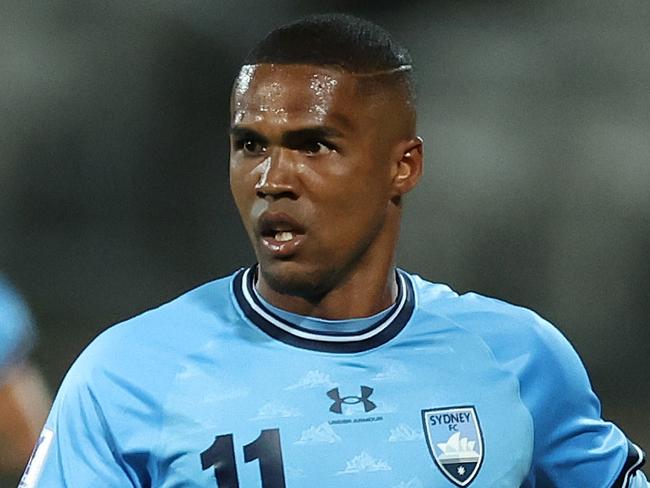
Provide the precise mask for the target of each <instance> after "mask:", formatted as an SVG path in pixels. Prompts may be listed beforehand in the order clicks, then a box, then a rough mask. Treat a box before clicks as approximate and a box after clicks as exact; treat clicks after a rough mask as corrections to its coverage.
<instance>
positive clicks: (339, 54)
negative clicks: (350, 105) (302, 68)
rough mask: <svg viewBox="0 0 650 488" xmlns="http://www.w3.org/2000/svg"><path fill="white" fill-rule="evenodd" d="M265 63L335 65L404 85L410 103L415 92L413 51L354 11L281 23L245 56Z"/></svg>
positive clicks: (251, 61)
mask: <svg viewBox="0 0 650 488" xmlns="http://www.w3.org/2000/svg"><path fill="white" fill-rule="evenodd" d="M262 63H273V64H311V65H315V66H326V67H334V68H338V69H342V70H344V71H347V72H349V73H352V74H355V75H360V76H362V77H364V78H368V81H374V82H379V83H380V84H382V85H385V84H387V83H388V84H390V85H393V86H401V87H402V88H404V89H405V90H406V93H405V95H406V98H407V100H406V101H407V102H408V103H409V104H411V103H413V102H414V98H415V90H414V83H413V77H412V60H411V55H410V54H409V52H408V51H407V50H406V49H405V48H404V47H402V46H401V45H400V44H399V43H397V41H395V39H393V37H392V36H391V35H390V33H389V32H388V31H386V30H385V29H384V28H382V27H380V26H378V25H377V24H374V23H373V22H370V21H368V20H365V19H361V18H359V17H355V16H353V15H348V14H322V15H311V16H308V17H304V18H302V19H299V20H297V21H295V22H292V23H290V24H286V25H283V26H281V27H278V28H277V29H275V30H273V31H271V32H270V33H269V34H268V35H267V36H266V37H265V38H264V39H262V40H261V41H260V42H259V43H258V44H257V45H256V46H255V47H254V48H253V49H252V50H251V51H250V53H249V54H248V56H246V58H245V60H244V65H253V64H262ZM373 84H375V85H376V83H373Z"/></svg>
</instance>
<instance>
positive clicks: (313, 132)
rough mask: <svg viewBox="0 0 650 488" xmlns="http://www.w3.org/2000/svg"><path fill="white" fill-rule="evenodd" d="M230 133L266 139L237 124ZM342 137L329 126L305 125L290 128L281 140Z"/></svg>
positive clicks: (241, 137) (237, 136)
mask: <svg viewBox="0 0 650 488" xmlns="http://www.w3.org/2000/svg"><path fill="white" fill-rule="evenodd" d="M230 135H231V136H232V137H234V138H235V139H245V138H247V137H250V138H255V139H262V140H266V137H264V136H263V135H262V134H260V133H259V132H257V131H255V130H253V129H250V128H248V127H242V126H239V125H234V126H232V127H231V128H230ZM337 137H343V133H342V132H341V131H340V130H338V129H336V128H334V127H329V126H320V125H319V126H316V127H305V128H302V129H296V130H290V131H287V132H284V133H283V134H282V141H283V142H286V141H288V140H296V139H321V138H337Z"/></svg>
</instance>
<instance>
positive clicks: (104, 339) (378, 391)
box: [21, 268, 647, 488]
mask: <svg viewBox="0 0 650 488" xmlns="http://www.w3.org/2000/svg"><path fill="white" fill-rule="evenodd" d="M254 275H255V268H252V269H247V270H241V271H239V272H237V273H236V274H234V275H232V276H230V277H227V278H224V279H220V280H217V281H214V282H212V283H208V284H206V285H204V286H202V287H200V288H197V289H195V290H193V291H191V292H189V293H187V294H185V295H183V296H181V297H180V298H178V299H176V300H174V301H172V302H170V303H169V304H166V305H163V306H161V307H159V308H157V309H155V310H152V311H149V312H147V313H144V314H142V315H140V316H138V317H135V318H133V319H131V320H129V321H127V322H125V323H122V324H120V325H117V326H114V327H112V328H110V329H109V330H107V331H106V332H104V333H103V334H101V335H100V336H99V337H98V338H97V339H96V340H95V341H94V342H93V343H92V344H91V345H90V346H89V347H88V348H87V349H86V351H84V353H83V354H82V355H81V356H80V357H79V359H78V360H77V362H76V363H75V365H74V366H73V367H72V369H71V370H70V372H69V373H68V375H67V377H66V378H65V381H64V382H63V385H62V386H61V389H60V391H59V393H58V395H57V398H56V401H55V404H54V407H53V409H52V412H51V414H50V417H49V419H48V421H47V424H46V428H45V430H44V431H43V435H42V437H41V441H39V447H38V448H37V449H36V450H35V454H34V455H33V458H32V461H31V462H30V466H29V467H28V470H27V472H26V474H25V476H24V478H23V481H22V484H21V486H22V487H24V488H28V487H32V486H41V487H48V488H49V487H59V486H74V487H76V486H102V487H125V486H136V487H150V486H151V487H180V486H182V487H202V488H208V487H219V488H239V487H241V488H255V487H260V488H285V487H287V488H303V487H315V486H317V487H319V488H340V487H342V486H349V487H358V488H366V487H373V488H375V487H376V488H384V487H385V488H438V487H440V488H443V487H453V486H474V487H490V488H494V487H504V488H505V487H508V488H511V487H515V486H523V487H528V488H533V487H537V488H540V487H551V486H552V487H567V488H569V487H570V488H575V487H576V486H589V487H591V486H594V487H595V486H603V487H609V486H612V487H624V486H625V487H635V488H637V487H644V488H645V487H646V486H647V482H646V481H645V477H644V476H643V474H642V473H640V472H639V471H638V470H637V469H638V467H639V466H640V464H641V463H642V460H643V455H642V453H641V451H640V450H639V449H638V448H637V447H636V446H634V445H633V444H631V443H629V442H628V440H627V439H626V437H625V435H624V434H623V433H622V432H621V431H620V430H619V429H618V428H617V427H616V426H615V425H613V424H611V423H608V422H606V421H604V420H602V419H601V418H600V405H599V402H598V399H597V398H596V396H595V395H594V393H593V392H592V390H591V387H590V384H589V380H588V378H587V374H586V372H585V370H584V367H583V366H582V364H581V362H580V360H579V358H578V356H577V355H576V353H575V352H574V350H573V349H572V347H571V346H570V345H569V343H568V342H567V341H566V339H565V338H564V337H563V336H562V335H561V334H560V333H559V332H558V331H557V330H556V329H555V328H554V327H553V326H551V325H550V324H549V323H547V322H545V321H544V320H542V319H541V318H539V317H538V316H537V315H535V314H534V313H532V312H530V311H529V310H526V309H524V308H520V307H515V306H512V305H509V304H506V303H504V302H501V301H498V300H494V299H490V298H485V297H482V296H479V295H476V294H467V295H462V296H459V295H458V294H456V293H454V292H453V291H451V290H450V289H449V288H448V287H446V286H442V285H436V284H432V283H429V282H426V281H424V280H422V279H421V278H419V277H417V276H414V275H409V274H407V273H405V272H403V271H399V272H397V275H396V276H397V279H398V285H399V286H398V289H399V291H398V295H397V299H396V301H395V304H394V305H393V306H392V307H391V308H390V309H389V310H388V311H387V312H386V313H383V314H380V317H379V319H378V320H377V321H376V322H374V323H372V324H369V325H367V326H364V327H362V328H361V329H359V328H352V329H350V328H349V327H344V328H342V329H337V328H336V327H332V328H327V330H317V329H314V327H304V326H301V325H297V324H295V323H293V322H291V321H289V320H287V316H284V317H283V316H281V315H283V314H278V313H275V312H274V311H273V310H272V309H271V308H269V307H268V306H266V305H265V303H264V302H263V301H262V300H261V299H260V297H259V296H257V295H256V293H255V291H254V279H255V276H254Z"/></svg>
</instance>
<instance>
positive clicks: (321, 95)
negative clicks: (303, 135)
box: [231, 64, 360, 123]
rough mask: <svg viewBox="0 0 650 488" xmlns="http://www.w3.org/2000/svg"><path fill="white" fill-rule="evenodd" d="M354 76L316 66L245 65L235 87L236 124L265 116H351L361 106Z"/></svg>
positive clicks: (287, 118)
mask: <svg viewBox="0 0 650 488" xmlns="http://www.w3.org/2000/svg"><path fill="white" fill-rule="evenodd" d="M359 103H360V97H359V95H358V90H357V80H356V79H355V77H354V75H352V74H349V73H346V72H344V71H340V70H337V69H333V68H328V67H323V66H313V65H279V64H256V65H247V66H244V67H243V68H242V69H241V71H240V73H239V76H238V77H237V79H236V81H235V85H234V87H233V93H232V100H231V111H232V122H233V123H246V122H256V121H261V120H262V119H271V120H273V119H277V121H279V122H282V121H290V120H291V119H298V118H299V119H308V121H309V122H312V123H320V122H323V121H324V120H325V119H328V118H349V117H352V116H353V114H354V113H355V111H356V110H357V109H358V108H359Z"/></svg>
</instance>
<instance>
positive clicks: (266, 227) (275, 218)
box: [256, 212, 305, 259]
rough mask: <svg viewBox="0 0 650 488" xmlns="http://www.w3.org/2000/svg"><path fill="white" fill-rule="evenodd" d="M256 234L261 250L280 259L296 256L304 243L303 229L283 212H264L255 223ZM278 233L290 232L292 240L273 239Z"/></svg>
mask: <svg viewBox="0 0 650 488" xmlns="http://www.w3.org/2000/svg"><path fill="white" fill-rule="evenodd" d="M256 232H257V235H258V236H259V239H260V242H261V244H262V246H263V248H264V249H266V250H267V251H268V252H269V253H270V254H271V255H272V256H273V257H276V258H280V259H287V258H289V257H291V256H293V255H294V254H296V253H297V252H298V250H299V249H300V247H302V245H303V243H304V241H305V227H304V226H303V225H302V224H300V223H299V222H298V221H297V220H296V219H295V218H294V217H292V216H290V215H288V214H286V213H284V212H264V213H263V214H262V215H260V218H259V220H258V221H257V225H256ZM278 232H291V233H293V239H291V240H290V241H279V240H277V239H276V238H275V234H276V233H278Z"/></svg>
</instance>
